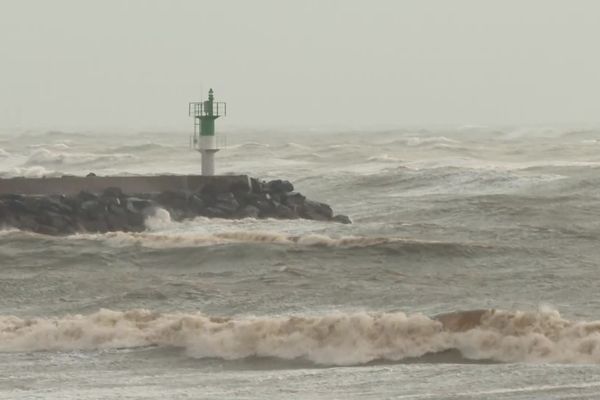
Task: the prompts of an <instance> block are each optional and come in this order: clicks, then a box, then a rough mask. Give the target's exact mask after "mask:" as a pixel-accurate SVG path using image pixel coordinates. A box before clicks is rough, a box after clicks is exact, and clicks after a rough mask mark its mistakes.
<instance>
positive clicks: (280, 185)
mask: <svg viewBox="0 0 600 400" xmlns="http://www.w3.org/2000/svg"><path fill="white" fill-rule="evenodd" d="M263 190H264V191H265V192H266V193H290V192H293V191H294V185H292V183H291V182H290V181H284V180H281V179H275V180H272V181H270V182H267V183H266V184H265V185H264V188H263Z"/></svg>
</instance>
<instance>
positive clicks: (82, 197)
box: [77, 190, 98, 202]
mask: <svg viewBox="0 0 600 400" xmlns="http://www.w3.org/2000/svg"><path fill="white" fill-rule="evenodd" d="M77 198H78V199H79V201H81V202H84V201H90V200H96V199H98V196H96V195H95V194H93V193H90V192H88V191H85V190H82V191H81V192H79V194H78V195H77Z"/></svg>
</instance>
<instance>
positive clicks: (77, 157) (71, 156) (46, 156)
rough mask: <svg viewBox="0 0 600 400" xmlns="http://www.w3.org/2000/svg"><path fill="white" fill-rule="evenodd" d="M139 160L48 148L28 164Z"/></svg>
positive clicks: (126, 156) (38, 153) (128, 156)
mask: <svg viewBox="0 0 600 400" xmlns="http://www.w3.org/2000/svg"><path fill="white" fill-rule="evenodd" d="M135 159H137V157H136V156H134V155H132V154H125V153H121V154H120V153H114V154H98V153H67V152H60V151H53V150H50V149H47V148H40V149H37V150H35V151H33V152H32V153H31V155H30V156H29V157H28V158H27V161H26V164H27V165H32V164H42V165H44V164H45V165H48V164H51V165H55V164H61V165H79V164H92V163H96V162H110V163H114V162H123V161H130V160H135Z"/></svg>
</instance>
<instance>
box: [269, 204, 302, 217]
mask: <svg viewBox="0 0 600 400" xmlns="http://www.w3.org/2000/svg"><path fill="white" fill-rule="evenodd" d="M273 214H274V215H273V216H274V217H275V218H280V219H298V218H300V216H299V215H298V213H297V212H295V211H294V210H292V209H291V208H289V207H288V206H284V205H283V204H278V205H276V206H275V209H274V210H273Z"/></svg>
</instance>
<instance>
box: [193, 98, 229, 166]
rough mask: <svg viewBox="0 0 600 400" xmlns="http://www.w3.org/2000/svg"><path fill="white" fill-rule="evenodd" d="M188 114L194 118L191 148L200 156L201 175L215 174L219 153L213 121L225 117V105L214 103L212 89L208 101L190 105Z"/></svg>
mask: <svg viewBox="0 0 600 400" xmlns="http://www.w3.org/2000/svg"><path fill="white" fill-rule="evenodd" d="M189 114H190V116H192V117H194V136H193V138H192V146H193V148H194V149H195V150H197V151H199V152H200V154H201V155H202V175H214V174H215V153H216V152H217V151H219V147H218V145H217V139H216V136H215V120H216V119H217V118H219V117H220V116H225V115H227V104H226V103H222V102H216V101H215V96H214V92H213V90H212V89H210V90H209V91H208V100H205V101H202V102H198V103H190V104H189Z"/></svg>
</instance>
